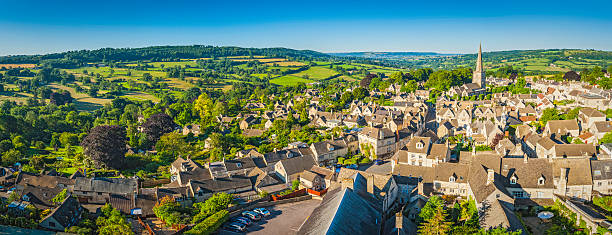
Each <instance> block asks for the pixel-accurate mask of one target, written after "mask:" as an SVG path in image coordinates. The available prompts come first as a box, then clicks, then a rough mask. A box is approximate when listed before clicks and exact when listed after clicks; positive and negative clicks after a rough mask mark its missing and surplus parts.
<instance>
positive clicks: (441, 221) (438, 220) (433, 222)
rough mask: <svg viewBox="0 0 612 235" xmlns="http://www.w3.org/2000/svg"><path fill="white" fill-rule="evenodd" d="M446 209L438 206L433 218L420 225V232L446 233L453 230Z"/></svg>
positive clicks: (431, 233) (427, 234)
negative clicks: (447, 218)
mask: <svg viewBox="0 0 612 235" xmlns="http://www.w3.org/2000/svg"><path fill="white" fill-rule="evenodd" d="M446 216H447V214H446V211H445V210H444V208H443V207H437V208H436V209H435V211H434V214H433V216H432V217H431V218H429V219H427V220H425V223H423V224H421V226H419V234H426V235H433V234H436V235H446V234H449V232H450V230H451V225H452V222H449V221H446Z"/></svg>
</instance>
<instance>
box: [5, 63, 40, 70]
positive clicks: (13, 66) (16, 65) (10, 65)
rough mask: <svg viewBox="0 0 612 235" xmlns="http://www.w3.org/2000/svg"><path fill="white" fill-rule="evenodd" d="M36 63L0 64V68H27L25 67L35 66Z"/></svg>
mask: <svg viewBox="0 0 612 235" xmlns="http://www.w3.org/2000/svg"><path fill="white" fill-rule="evenodd" d="M35 67H36V65H35V64H0V68H7V69H12V68H27V69H31V68H35Z"/></svg>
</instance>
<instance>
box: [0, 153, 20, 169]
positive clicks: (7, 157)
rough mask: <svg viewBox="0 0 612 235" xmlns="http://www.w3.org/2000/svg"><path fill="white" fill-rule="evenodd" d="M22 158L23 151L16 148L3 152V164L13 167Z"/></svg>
mask: <svg viewBox="0 0 612 235" xmlns="http://www.w3.org/2000/svg"><path fill="white" fill-rule="evenodd" d="M20 158H21V153H20V152H19V151H17V150H15V149H11V150H9V151H6V152H5V153H4V154H2V165H3V166H6V167H11V166H13V165H15V163H17V162H18V161H19V159H20Z"/></svg>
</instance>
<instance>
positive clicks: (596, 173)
mask: <svg viewBox="0 0 612 235" xmlns="http://www.w3.org/2000/svg"><path fill="white" fill-rule="evenodd" d="M593 173H594V174H595V175H601V171H600V170H596V171H594V172H593Z"/></svg>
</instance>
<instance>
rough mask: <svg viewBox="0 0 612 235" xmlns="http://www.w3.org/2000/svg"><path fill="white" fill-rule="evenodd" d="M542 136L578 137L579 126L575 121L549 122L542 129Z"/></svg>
mask: <svg viewBox="0 0 612 235" xmlns="http://www.w3.org/2000/svg"><path fill="white" fill-rule="evenodd" d="M543 134H544V135H546V136H549V137H554V138H559V137H561V136H564V135H569V136H571V137H577V136H578V135H580V126H578V121H576V119H571V120H550V121H548V122H547V123H546V127H544V132H543Z"/></svg>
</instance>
